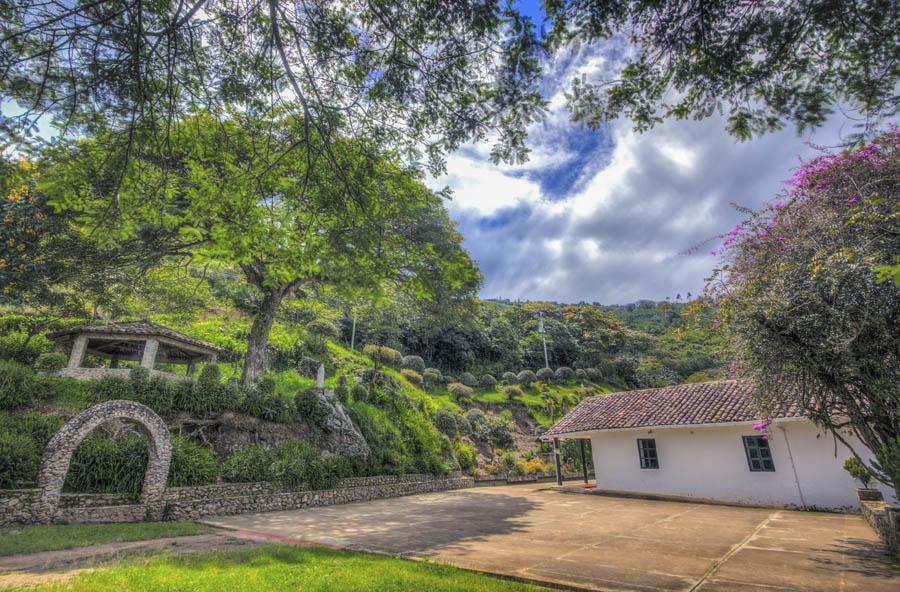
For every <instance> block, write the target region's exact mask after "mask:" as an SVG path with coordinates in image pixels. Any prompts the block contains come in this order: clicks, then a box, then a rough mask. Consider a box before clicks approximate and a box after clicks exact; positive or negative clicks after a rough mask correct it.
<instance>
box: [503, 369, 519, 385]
mask: <svg viewBox="0 0 900 592" xmlns="http://www.w3.org/2000/svg"><path fill="white" fill-rule="evenodd" d="M502 380H503V382H504V384H514V383H515V382H516V373H515V372H504V373H503V378H502Z"/></svg>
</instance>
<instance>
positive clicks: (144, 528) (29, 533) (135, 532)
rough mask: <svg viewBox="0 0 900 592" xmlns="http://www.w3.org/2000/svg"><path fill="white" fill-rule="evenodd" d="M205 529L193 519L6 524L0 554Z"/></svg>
mask: <svg viewBox="0 0 900 592" xmlns="http://www.w3.org/2000/svg"><path fill="white" fill-rule="evenodd" d="M206 532H209V528H207V527H206V526H203V525H201V524H194V523H193V522H136V523H134V524H71V525H69V524H66V525H51V526H7V527H4V528H0V557H2V556H6V555H18V554H21V553H38V552H40V551H57V550H59V549H72V548H75V547H86V546H88V545H95V544H98V543H124V542H126V541H144V540H149V539H160V538H163V537H173V536H186V535H192V534H204V533H206Z"/></svg>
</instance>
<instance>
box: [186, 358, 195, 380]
mask: <svg viewBox="0 0 900 592" xmlns="http://www.w3.org/2000/svg"><path fill="white" fill-rule="evenodd" d="M195 369H196V365H195V364H194V359H193V358H191V359H190V360H188V364H187V375H188V376H190V377H193V376H194V370H195Z"/></svg>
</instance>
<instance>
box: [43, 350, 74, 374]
mask: <svg viewBox="0 0 900 592" xmlns="http://www.w3.org/2000/svg"><path fill="white" fill-rule="evenodd" d="M68 361H69V360H68V358H67V357H66V355H65V354H63V353H60V352H47V353H43V354H40V355H38V357H37V359H35V361H34V369H35V370H43V371H44V372H56V371H57V370H62V369H63V368H65V367H66V363H67V362H68Z"/></svg>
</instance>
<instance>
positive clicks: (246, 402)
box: [241, 380, 297, 423]
mask: <svg viewBox="0 0 900 592" xmlns="http://www.w3.org/2000/svg"><path fill="white" fill-rule="evenodd" d="M264 382H265V380H262V381H260V383H259V384H257V385H255V386H254V387H251V388H248V389H245V390H244V396H243V399H242V401H241V411H242V412H243V413H246V414H247V415H252V416H254V417H258V418H260V419H264V420H266V421H272V422H278V423H287V422H290V421H293V420H295V419H296V416H297V413H296V407H295V404H293V402H289V401H287V400H285V399H283V398H282V397H279V396H278V395H276V394H275V393H274V392H271V391H270V390H269V387H268V385H266V384H263V383H264ZM273 385H274V383H273ZM273 389H274V386H273Z"/></svg>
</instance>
